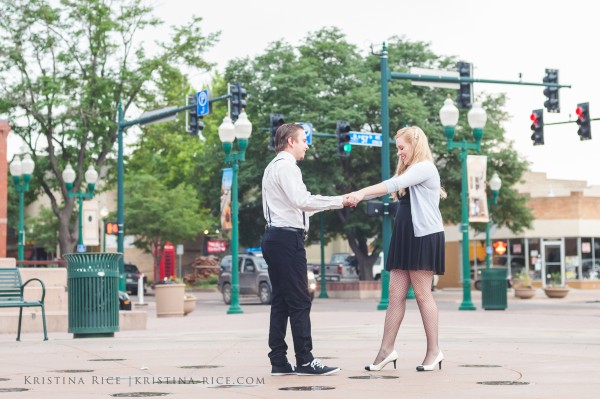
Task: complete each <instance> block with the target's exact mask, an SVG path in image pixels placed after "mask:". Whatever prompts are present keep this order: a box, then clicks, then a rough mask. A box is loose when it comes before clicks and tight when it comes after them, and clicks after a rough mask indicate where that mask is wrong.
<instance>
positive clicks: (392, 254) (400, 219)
mask: <svg viewBox="0 0 600 399" xmlns="http://www.w3.org/2000/svg"><path fill="white" fill-rule="evenodd" d="M445 253H446V240H445V237H444V232H443V231H440V232H438V233H433V234H428V235H426V236H423V237H415V231H414V228H413V223H412V214H411V211H410V193H409V190H408V189H407V190H406V194H405V195H404V196H402V197H400V200H399V204H398V211H397V212H396V219H395V221H394V230H393V231H392V240H391V242H390V250H389V253H388V258H387V261H386V264H385V269H386V270H388V271H390V270H393V269H400V270H431V271H433V274H439V275H442V274H444V271H445V270H446V260H445Z"/></svg>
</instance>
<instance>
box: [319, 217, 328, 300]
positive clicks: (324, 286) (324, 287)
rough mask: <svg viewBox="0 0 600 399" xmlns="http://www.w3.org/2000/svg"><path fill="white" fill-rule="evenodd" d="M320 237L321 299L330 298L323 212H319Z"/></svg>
mask: <svg viewBox="0 0 600 399" xmlns="http://www.w3.org/2000/svg"><path fill="white" fill-rule="evenodd" d="M319 222H320V228H319V235H320V237H321V294H320V295H319V298H329V296H328V295H327V282H326V281H325V220H324V218H323V212H319Z"/></svg>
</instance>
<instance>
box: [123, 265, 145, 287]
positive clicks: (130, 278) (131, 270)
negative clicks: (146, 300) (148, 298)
mask: <svg viewBox="0 0 600 399" xmlns="http://www.w3.org/2000/svg"><path fill="white" fill-rule="evenodd" d="M124 266H125V290H126V291H127V292H128V293H131V295H137V294H138V280H139V279H140V276H141V275H142V273H140V269H138V267H137V266H136V265H134V264H131V263H125V265H124ZM147 283H148V276H144V294H145V293H146V285H147Z"/></svg>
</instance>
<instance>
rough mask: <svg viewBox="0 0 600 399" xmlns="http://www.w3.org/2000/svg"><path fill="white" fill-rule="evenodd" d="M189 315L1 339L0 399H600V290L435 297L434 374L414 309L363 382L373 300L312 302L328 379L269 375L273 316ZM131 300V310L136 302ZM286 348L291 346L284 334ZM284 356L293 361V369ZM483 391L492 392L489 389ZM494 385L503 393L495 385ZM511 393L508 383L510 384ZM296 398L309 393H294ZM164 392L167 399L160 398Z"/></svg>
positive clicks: (372, 333)
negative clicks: (500, 298)
mask: <svg viewBox="0 0 600 399" xmlns="http://www.w3.org/2000/svg"><path fill="white" fill-rule="evenodd" d="M195 295H196V296H197V297H198V301H197V306H196V310H195V311H194V312H193V313H191V314H190V315H188V316H186V317H180V318H161V319H158V318H156V316H155V308H154V303H153V302H152V301H153V298H152V297H150V298H148V297H147V298H146V300H147V301H148V302H149V304H148V306H146V307H145V309H147V311H148V328H147V330H143V331H125V332H119V333H116V334H115V337H114V338H83V339H73V338H72V335H71V334H66V333H61V334H58V333H52V334H49V338H50V340H49V341H46V342H44V341H42V334H41V333H27V334H24V335H23V336H22V337H21V339H22V341H21V342H16V341H15V336H14V335H13V334H3V335H0V343H1V346H2V349H1V351H2V357H1V360H0V399H1V398H2V397H3V395H5V396H4V397H6V398H11V399H12V398H44V399H50V398H77V399H79V398H88V397H89V398H105V397H106V398H108V397H115V396H118V397H127V396H129V397H142V396H141V395H143V393H146V394H148V395H153V396H166V397H169V398H240V397H252V398H300V397H302V398H304V397H314V398H368V397H373V396H375V395H377V396H382V397H400V398H478V399H479V398H482V397H485V398H505V397H506V398H508V397H511V398H512V397H517V398H567V397H576V398H578V399H579V398H596V397H598V396H599V395H600V380H599V378H598V376H599V375H600V291H579V290H574V289H572V290H571V292H570V293H569V295H568V297H567V298H564V299H552V300H551V299H548V298H546V297H545V295H544V293H543V291H542V290H538V292H537V295H536V297H535V298H534V299H531V300H518V299H515V298H514V297H513V294H512V293H511V292H509V308H508V310H506V311H484V310H482V309H481V296H480V293H479V292H477V291H474V292H473V302H474V303H475V305H476V306H477V308H478V310H476V311H459V310H458V307H459V304H460V303H461V300H462V291H459V290H454V291H450V290H443V291H436V292H434V295H435V297H436V299H437V301H438V306H439V308H440V345H441V348H442V350H443V351H444V354H445V358H446V359H445V360H444V362H443V364H442V366H443V367H442V370H441V371H438V370H435V371H432V372H422V373H418V372H416V371H415V367H416V366H417V365H418V364H419V363H420V362H421V360H422V359H423V357H424V354H425V336H424V333H423V327H422V324H421V320H420V315H419V312H418V309H417V306H416V303H415V301H414V300H411V301H409V303H408V306H407V312H406V316H405V318H404V322H403V324H402V327H401V328H400V333H399V335H398V339H397V341H396V350H397V351H398V353H399V355H400V358H399V359H398V369H397V370H394V368H393V366H392V365H391V364H390V365H388V366H387V367H386V368H385V369H384V371H381V372H366V371H365V370H364V366H365V365H367V364H369V363H371V362H372V361H373V359H374V357H375V355H376V352H377V350H378V349H379V343H380V340H381V336H382V333H383V321H384V317H385V312H382V311H378V310H376V309H377V303H378V301H377V300H371V299H362V300H360V299H356V300H352V299H319V298H317V299H315V301H314V303H313V309H312V312H311V315H312V329H313V345H314V355H315V356H316V357H320V358H321V359H323V363H325V364H327V365H335V366H340V367H341V368H342V371H341V372H340V373H338V374H336V375H332V376H326V377H310V376H309V377H306V376H285V377H271V376H270V375H269V373H270V365H269V360H268V358H267V352H268V346H267V331H268V325H269V307H268V306H263V305H259V304H257V303H250V302H245V301H242V309H243V310H244V313H243V314H240V315H227V314H226V311H227V309H228V306H226V305H224V304H223V302H222V301H221V297H220V294H219V293H216V292H210V293H195ZM133 298H134V303H135V301H136V298H135V297H133ZM287 341H288V345H289V346H290V348H293V345H292V343H291V337H290V336H289V334H288V340H287ZM291 352H292V353H290V354H289V359H290V361H291V362H292V363H295V360H294V357H293V350H292V351H291ZM482 383H490V384H492V385H486V384H482ZM498 384H499V385H498ZM506 384H510V385H506ZM286 388H300V389H305V390H310V391H309V392H306V391H300V392H297V391H290V390H284V389H286ZM161 394H164V395H161Z"/></svg>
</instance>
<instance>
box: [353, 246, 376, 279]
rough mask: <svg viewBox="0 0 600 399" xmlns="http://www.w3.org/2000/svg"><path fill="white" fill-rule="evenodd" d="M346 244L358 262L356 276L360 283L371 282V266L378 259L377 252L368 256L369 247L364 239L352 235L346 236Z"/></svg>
mask: <svg viewBox="0 0 600 399" xmlns="http://www.w3.org/2000/svg"><path fill="white" fill-rule="evenodd" d="M348 244H350V248H351V249H352V252H354V255H355V256H356V259H357V261H358V275H359V279H360V280H362V281H372V280H373V265H374V264H375V262H376V261H377V258H378V257H379V251H373V253H372V254H371V255H369V246H368V245H367V239H366V238H357V237H355V236H353V235H352V234H349V235H348Z"/></svg>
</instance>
